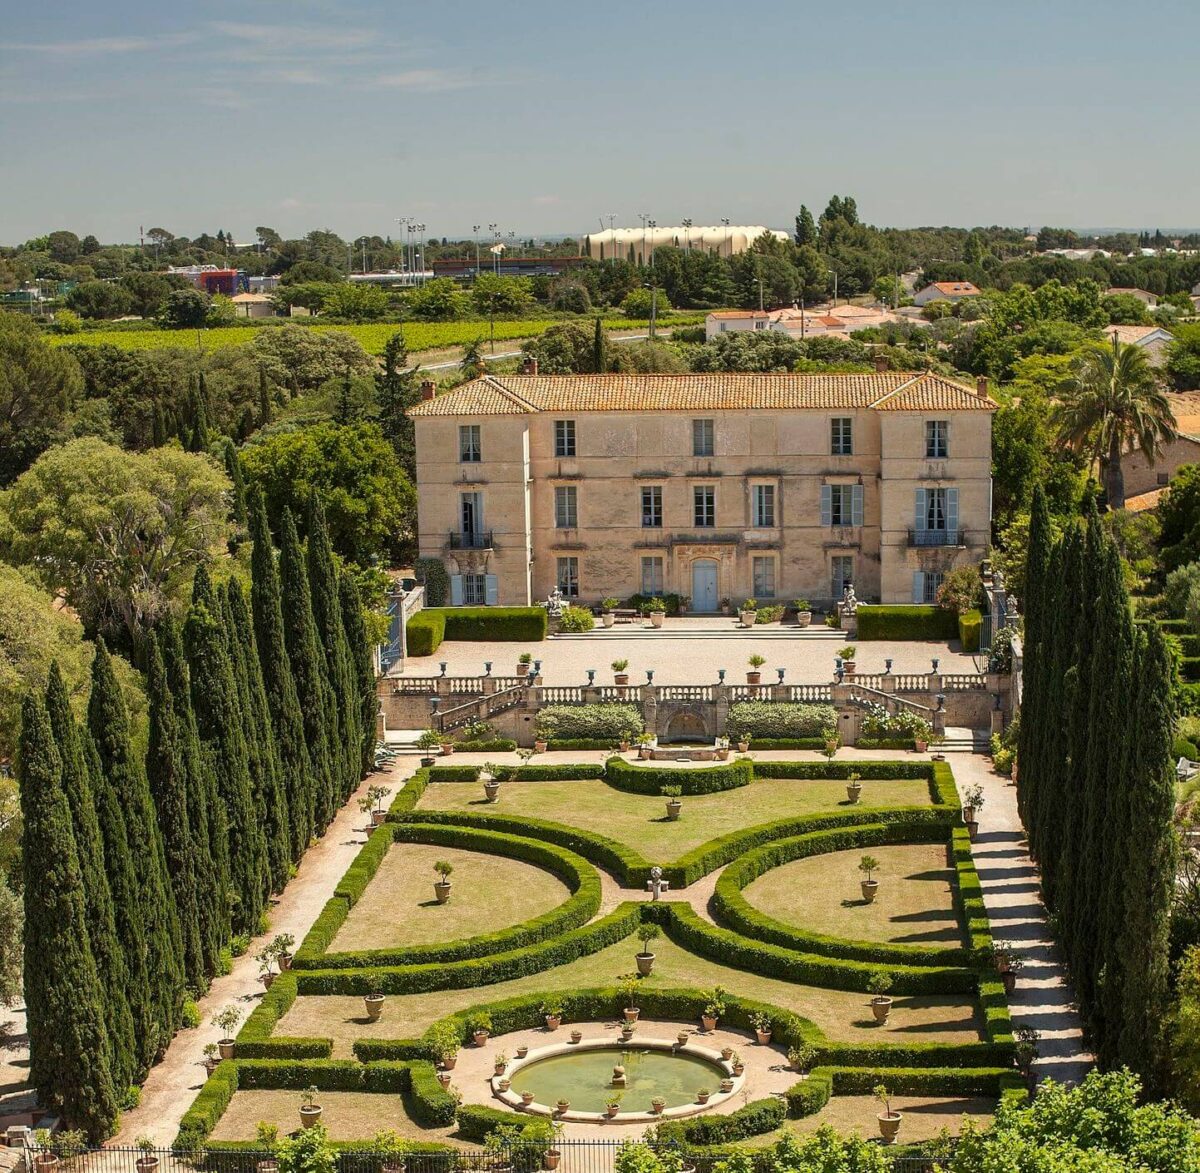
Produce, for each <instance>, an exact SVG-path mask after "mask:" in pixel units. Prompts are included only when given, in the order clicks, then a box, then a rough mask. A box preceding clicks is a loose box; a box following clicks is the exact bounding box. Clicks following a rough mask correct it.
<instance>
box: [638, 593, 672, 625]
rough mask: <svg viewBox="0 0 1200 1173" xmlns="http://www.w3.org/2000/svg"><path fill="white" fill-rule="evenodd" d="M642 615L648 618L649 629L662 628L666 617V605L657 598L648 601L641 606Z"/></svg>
mask: <svg viewBox="0 0 1200 1173" xmlns="http://www.w3.org/2000/svg"><path fill="white" fill-rule="evenodd" d="M642 614H643V615H648V616H649V617H650V626H651V627H662V625H663V620H664V619H665V618H666V615H667V604H666V603H665V602H663V600H662V599H659V598H654V599H650V600H649V601H648V602H646V603H643V604H642Z"/></svg>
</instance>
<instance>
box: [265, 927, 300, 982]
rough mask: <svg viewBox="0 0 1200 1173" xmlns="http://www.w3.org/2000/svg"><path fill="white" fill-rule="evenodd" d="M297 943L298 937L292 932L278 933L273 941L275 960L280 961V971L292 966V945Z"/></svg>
mask: <svg viewBox="0 0 1200 1173" xmlns="http://www.w3.org/2000/svg"><path fill="white" fill-rule="evenodd" d="M295 943H296V938H295V937H293V936H292V934H291V933H278V934H276V936H275V939H274V940H273V941H272V942H271V948H272V949H274V951H275V960H276V961H278V962H279V971H280V973H283V972H285V971H286V970H289V969H291V968H292V956H293V955H292V946H293V945H295Z"/></svg>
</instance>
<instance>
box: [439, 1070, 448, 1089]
mask: <svg viewBox="0 0 1200 1173" xmlns="http://www.w3.org/2000/svg"><path fill="white" fill-rule="evenodd" d="M437 1077H438V1083H440V1084H441V1085H442V1087H443V1088H447V1087H449V1086H450V1072H448V1071H439V1072H438V1073H437Z"/></svg>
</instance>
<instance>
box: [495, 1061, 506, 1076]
mask: <svg viewBox="0 0 1200 1173" xmlns="http://www.w3.org/2000/svg"><path fill="white" fill-rule="evenodd" d="M507 1066H508V1064H507V1063H500V1062H497V1063H496V1065H495V1068H494V1070H495V1072H496V1074H497V1075H503V1074H504V1069H505V1068H506V1067H507Z"/></svg>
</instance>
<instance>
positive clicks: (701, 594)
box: [691, 558, 720, 615]
mask: <svg viewBox="0 0 1200 1173" xmlns="http://www.w3.org/2000/svg"><path fill="white" fill-rule="evenodd" d="M691 609H692V610H693V611H695V612H698V613H699V614H701V615H704V614H712V613H714V612H716V611H718V610H720V605H719V603H718V601H717V563H716V560H715V559H713V558H697V559H696V561H695V562H693V563H692V606H691Z"/></svg>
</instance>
